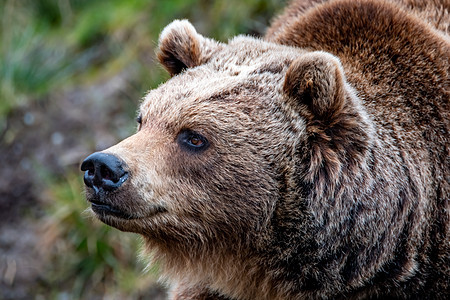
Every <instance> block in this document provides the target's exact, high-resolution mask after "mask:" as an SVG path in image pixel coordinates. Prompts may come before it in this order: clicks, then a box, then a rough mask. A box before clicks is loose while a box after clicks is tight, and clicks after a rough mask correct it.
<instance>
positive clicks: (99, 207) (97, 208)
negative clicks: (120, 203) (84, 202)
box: [90, 200, 135, 220]
mask: <svg viewBox="0 0 450 300" xmlns="http://www.w3.org/2000/svg"><path fill="white" fill-rule="evenodd" d="M90 202H91V208H92V210H93V211H94V212H95V213H96V214H98V215H101V216H106V215H109V216H114V217H117V218H121V219H127V220H131V219H135V218H134V217H133V216H132V215H130V214H128V213H126V212H124V211H122V210H120V209H118V208H117V207H114V206H113V205H111V204H107V203H104V202H100V201H96V200H91V201H90Z"/></svg>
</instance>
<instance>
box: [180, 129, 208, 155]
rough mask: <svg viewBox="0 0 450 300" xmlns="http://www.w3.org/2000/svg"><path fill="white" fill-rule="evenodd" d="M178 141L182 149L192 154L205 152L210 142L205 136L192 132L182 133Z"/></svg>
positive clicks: (185, 131)
mask: <svg viewBox="0 0 450 300" xmlns="http://www.w3.org/2000/svg"><path fill="white" fill-rule="evenodd" d="M177 140H178V144H179V145H180V147H182V148H183V149H185V150H187V151H191V152H200V151H204V150H206V148H208V146H209V142H208V140H207V139H206V138H205V137H204V136H203V135H201V134H199V133H197V132H194V131H191V130H184V131H182V132H180V133H179V134H178V138H177Z"/></svg>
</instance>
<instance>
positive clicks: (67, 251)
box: [0, 0, 285, 299]
mask: <svg viewBox="0 0 450 300" xmlns="http://www.w3.org/2000/svg"><path fill="white" fill-rule="evenodd" d="M284 5H285V1H281V0H280V1H276V0H245V1H243V0H227V1H218V0H215V1H207V0H203V1H202V0H199V1H195V0H164V1H162V0H159V1H158V0H0V159H1V168H0V299H165V296H164V288H163V287H161V286H160V285H158V284H157V283H156V279H157V274H158V267H157V266H148V267H146V260H145V259H144V258H138V256H137V254H138V253H139V249H140V244H141V241H140V238H139V237H138V236H136V235H133V234H130V233H122V232H119V231H118V230H115V229H111V228H109V227H107V226H106V225H103V224H101V223H100V222H99V221H97V220H94V219H93V218H92V217H90V215H89V214H88V213H86V212H85V210H86V208H87V207H88V204H87V203H86V200H85V199H84V196H83V184H82V173H81V172H80V171H79V164H80V162H81V161H82V159H83V158H84V157H86V156H87V155H88V154H90V153H92V152H94V151H98V150H102V149H105V148H107V147H109V146H111V145H113V144H115V143H116V142H118V141H119V140H121V139H123V138H125V137H127V136H129V135H131V134H132V133H133V132H134V131H135V129H136V124H135V123H136V122H135V117H136V116H135V114H136V110H137V107H138V105H139V102H140V99H141V98H142V97H143V96H144V95H145V93H146V91H147V90H149V89H152V88H155V87H157V86H158V84H160V83H161V82H164V81H165V80H167V79H168V74H167V73H166V72H165V71H164V70H163V69H162V67H160V66H159V65H158V64H157V61H156V58H155V49H156V46H157V40H158V35H159V33H160V32H161V30H162V29H163V28H164V26H165V25H167V24H168V23H170V22H171V21H172V20H173V19H177V18H179V19H189V20H190V21H191V22H192V23H193V24H194V26H195V27H196V28H197V30H198V31H199V32H200V33H202V34H204V35H207V36H210V37H213V38H215V39H217V40H220V41H227V40H228V38H230V37H232V36H234V35H236V34H241V33H244V34H250V35H256V36H258V35H262V34H264V31H265V28H266V27H267V25H268V23H269V22H270V19H271V18H272V17H273V16H274V15H275V14H276V13H277V12H278V11H280V9H281V8H282V7H283V6H284Z"/></svg>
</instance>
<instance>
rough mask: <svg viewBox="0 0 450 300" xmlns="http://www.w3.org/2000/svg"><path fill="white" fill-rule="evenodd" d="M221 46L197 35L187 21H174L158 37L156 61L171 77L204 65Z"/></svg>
mask: <svg viewBox="0 0 450 300" xmlns="http://www.w3.org/2000/svg"><path fill="white" fill-rule="evenodd" d="M220 47H221V45H220V44H219V43H217V42H216V41H214V40H211V39H208V38H205V37H203V36H202V35H200V34H198V33H197V31H196V30H195V28H194V26H192V24H191V23H190V22H189V21H187V20H175V21H173V22H172V23H170V24H169V25H167V26H166V28H164V30H163V31H162V32H161V35H160V36H159V52H158V60H159V62H160V63H161V64H162V65H163V66H164V68H165V69H166V70H167V71H168V72H169V73H170V75H171V76H174V75H177V74H178V73H180V72H181V71H183V70H184V69H187V68H193V67H196V66H199V65H201V64H203V63H205V62H206V61H207V60H208V59H209V58H210V57H211V54H212V53H213V52H214V51H215V50H217V49H218V48H220Z"/></svg>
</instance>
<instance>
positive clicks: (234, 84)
mask: <svg viewBox="0 0 450 300" xmlns="http://www.w3.org/2000/svg"><path fill="white" fill-rule="evenodd" d="M305 52H306V51H304V50H301V49H298V48H293V47H288V46H282V45H276V44H273V43H270V42H265V41H262V40H260V39H257V38H252V37H248V36H238V37H235V38H234V39H232V40H230V41H229V43H228V44H227V45H225V46H224V47H222V48H221V49H220V50H218V51H216V52H215V53H214V54H213V55H212V56H211V58H210V59H209V60H208V61H207V62H206V63H204V64H201V65H200V66H197V67H194V68H189V69H186V70H185V71H183V72H182V73H180V74H178V75H176V76H174V77H173V78H171V79H170V80H168V81H167V82H165V83H164V84H161V85H160V86H159V87H158V88H156V89H154V90H151V91H149V93H148V94H147V95H146V97H145V98H144V101H143V102H142V104H141V107H140V113H141V115H142V116H143V118H146V117H147V118H152V119H153V118H162V119H164V120H165V122H176V121H179V119H180V118H181V115H186V114H189V115H190V116H193V115H199V114H202V113H203V114H217V113H220V111H217V110H218V109H220V110H221V111H223V110H240V109H248V108H250V107H252V106H258V107H264V106H265V105H266V104H267V103H262V102H263V101H265V100H269V101H271V100H273V99H274V98H276V97H277V95H280V94H281V89H282V85H283V81H284V75H285V73H286V70H287V69H288V67H289V65H290V63H291V62H292V61H293V60H294V59H295V58H297V57H299V56H300V55H301V54H302V53H305ZM218 100H227V103H226V105H219V104H218ZM243 101H245V103H243Z"/></svg>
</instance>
